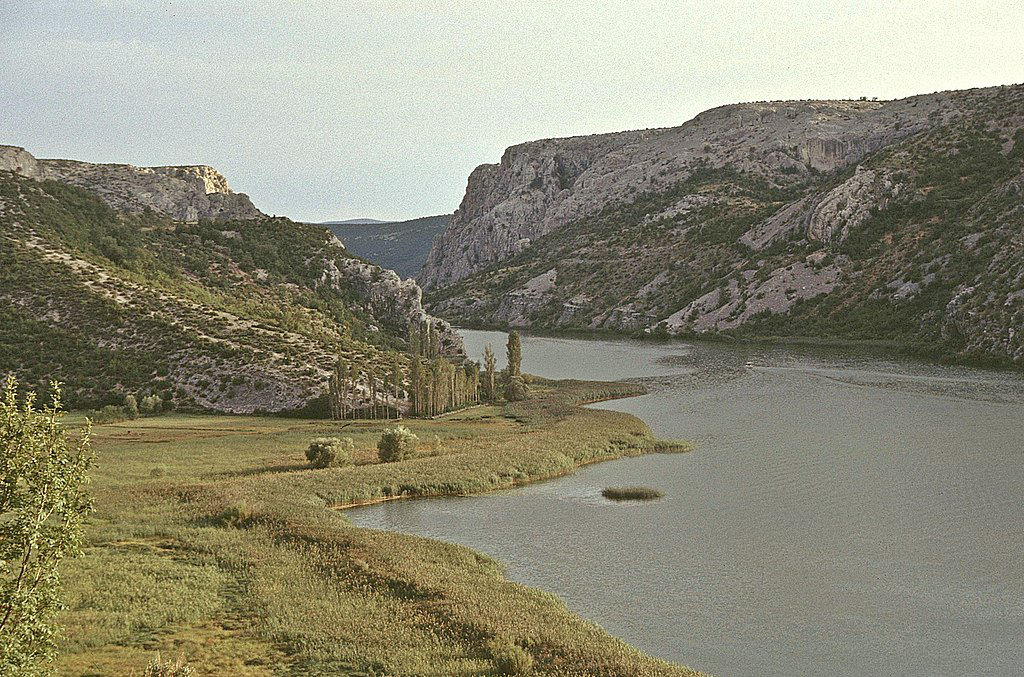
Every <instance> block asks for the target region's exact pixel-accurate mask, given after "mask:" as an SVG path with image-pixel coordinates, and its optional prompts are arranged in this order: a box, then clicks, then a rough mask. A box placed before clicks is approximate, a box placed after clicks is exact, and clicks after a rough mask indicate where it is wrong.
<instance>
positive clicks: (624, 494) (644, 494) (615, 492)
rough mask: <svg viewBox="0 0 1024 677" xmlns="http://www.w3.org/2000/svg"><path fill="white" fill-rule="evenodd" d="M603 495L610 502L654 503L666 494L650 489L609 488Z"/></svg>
mask: <svg viewBox="0 0 1024 677" xmlns="http://www.w3.org/2000/svg"><path fill="white" fill-rule="evenodd" d="M601 495H602V496H604V497H605V498H607V499H608V500H610V501H653V500H655V499H658V498H661V497H662V496H664V495H665V494H663V493H661V492H660V491H658V490H657V489H651V488H650V487H608V488H607V489H605V490H603V491H602V492H601Z"/></svg>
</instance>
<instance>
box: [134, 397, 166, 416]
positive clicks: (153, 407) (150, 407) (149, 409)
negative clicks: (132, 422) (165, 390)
mask: <svg viewBox="0 0 1024 677" xmlns="http://www.w3.org/2000/svg"><path fill="white" fill-rule="evenodd" d="M163 407H164V401H163V399H162V398H161V397H160V396H159V395H148V396H146V397H143V398H142V401H141V402H139V411H141V412H142V413H143V414H147V415H152V414H159V413H160V410H161V409H163Z"/></svg>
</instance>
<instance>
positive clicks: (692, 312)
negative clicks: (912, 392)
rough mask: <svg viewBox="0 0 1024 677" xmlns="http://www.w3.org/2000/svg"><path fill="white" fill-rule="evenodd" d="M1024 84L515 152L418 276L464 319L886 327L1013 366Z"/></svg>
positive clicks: (479, 184)
mask: <svg viewBox="0 0 1024 677" xmlns="http://www.w3.org/2000/svg"><path fill="white" fill-rule="evenodd" d="M1022 177H1024V85H1015V86H1007V87H993V88H987V89H977V90H967V91H959V92H941V93H937V94H928V95H923V96H917V97H912V98H909V99H903V100H899V101H886V102H879V101H808V102H774V103H754V104H740V105H735V106H724V107H722V108H716V109H713V110H710V111H707V112H705V113H702V114H701V115H698V116H697V117H696V118H694V119H693V120H691V121H689V122H687V123H686V124H684V125H682V126H680V127H675V128H671V129H657V130H645V131H639V132H625V133H621V134H605V135H598V136H593V137H578V138H568V139H552V140H545V141H537V142H532V143H527V144H522V145H519V146H514V147H512V148H510V149H509V150H508V151H506V153H505V155H504V156H503V157H502V159H501V162H500V163H499V164H496V165H483V166H481V167H478V168H477V169H476V170H475V171H474V172H473V174H472V175H471V176H470V179H469V185H468V187H467V190H466V195H465V197H464V199H463V201H462V205H461V206H460V208H459V210H458V211H457V212H456V213H455V214H454V216H453V217H452V221H451V223H450V224H449V227H448V228H447V229H446V230H445V231H444V232H442V233H441V234H440V235H439V236H438V237H437V238H436V239H435V241H434V245H433V248H432V250H431V252H430V256H429V258H428V261H427V265H426V267H425V268H424V270H423V273H422V275H421V280H422V282H423V284H424V285H425V287H427V288H428V294H427V301H428V307H429V309H430V310H431V311H432V312H435V313H438V314H441V315H443V316H445V317H450V318H452V319H457V320H458V321H460V322H463V323H467V324H476V325H505V326H517V327H544V328H564V327H579V328H590V329H609V330H616V331H630V332H634V331H643V332H648V333H669V334H691V333H697V334H701V333H723V332H727V333H732V334H747V335H765V334H767V335H812V336H824V337H828V336H833V337H839V338H847V339H872V340H879V339H882V340H891V341H900V342H904V343H906V344H908V345H912V346H913V347H914V349H915V350H921V351H923V352H932V353H934V354H939V355H942V356H944V357H952V356H970V357H972V358H978V359H981V360H994V361H1003V360H1007V359H1008V360H1010V361H1013V362H1019V361H1021V360H1022V359H1024V336H1022V334H1024V332H1020V331H1019V329H1018V327H1019V326H1021V323H1024V293H1018V292H1021V290H1022V289H1024V257H1021V256H1019V251H1020V247H1021V232H1022V225H1021V224H1022V220H1021V219H1022V218H1024V217H1022V214H1024V211H1022V209H1024V207H1022V204H1024V203H1022V201H1021V196H1022V195H1024V178H1022Z"/></svg>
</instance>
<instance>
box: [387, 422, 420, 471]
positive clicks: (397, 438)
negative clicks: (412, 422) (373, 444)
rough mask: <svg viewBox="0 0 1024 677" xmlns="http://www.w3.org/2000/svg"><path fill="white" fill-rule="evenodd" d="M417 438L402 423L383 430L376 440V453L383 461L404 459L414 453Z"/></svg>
mask: <svg viewBox="0 0 1024 677" xmlns="http://www.w3.org/2000/svg"><path fill="white" fill-rule="evenodd" d="M417 442H419V438H418V437H416V435H415V434H413V432H412V431H411V430H409V429H408V428H406V427H405V426H404V425H400V426H398V427H396V428H391V429H390V430H385V431H384V434H382V435H381V436H380V441H379V442H377V455H378V456H379V457H380V460H381V461H382V462H384V463H390V462H392V461H404V460H405V459H407V458H412V457H413V455H415V453H416V443H417Z"/></svg>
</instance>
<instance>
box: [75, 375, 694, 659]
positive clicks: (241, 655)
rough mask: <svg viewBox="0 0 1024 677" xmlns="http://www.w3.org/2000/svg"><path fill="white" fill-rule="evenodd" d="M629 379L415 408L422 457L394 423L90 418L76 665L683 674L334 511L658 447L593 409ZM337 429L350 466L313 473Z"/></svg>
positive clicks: (439, 553)
mask: <svg viewBox="0 0 1024 677" xmlns="http://www.w3.org/2000/svg"><path fill="white" fill-rule="evenodd" d="M632 392H635V386H629V385H622V384H603V383H589V382H579V381H566V382H557V383H556V382H538V383H536V384H535V385H534V387H533V397H532V399H531V400H529V401H527V402H522V403H517V404H513V405H508V406H505V407H493V406H485V407H479V408H473V409H469V410H466V411H463V412H459V413H456V414H453V415H450V416H448V417H445V418H443V419H438V420H429V421H426V420H407V421H405V423H406V424H407V425H409V427H410V428H412V430H413V431H414V432H415V433H416V434H417V435H418V436H419V438H420V440H421V449H420V453H421V454H422V456H420V457H418V458H415V459H412V460H408V461H402V462H399V463H389V464H378V463H377V462H376V449H375V444H376V441H377V439H378V437H379V435H380V432H381V430H382V429H383V428H385V427H386V425H387V424H386V423H385V422H364V421H361V422H348V423H340V422H330V421H316V420H296V419H281V418H255V417H249V418H246V417H215V416H184V415H179V416H167V417H158V418H150V419H143V420H138V421H132V422H127V423H121V424H114V425H105V426H99V427H97V428H96V429H95V433H96V434H95V447H96V450H97V452H98V455H99V467H98V468H97V470H96V472H95V481H94V484H93V492H94V494H95V496H96V503H97V512H96V514H95V516H94V517H93V519H92V520H91V524H90V525H89V529H88V534H87V538H88V543H87V548H86V556H85V557H84V558H82V559H80V560H78V561H75V562H73V563H71V564H70V565H69V566H68V568H67V572H66V581H67V589H68V594H67V601H68V604H69V609H68V610H67V612H65V614H64V615H63V622H64V623H65V626H66V629H67V631H66V638H65V640H64V646H63V651H62V655H61V658H60V659H59V662H58V666H57V667H58V669H59V671H60V672H61V673H63V674H69V675H70V674H74V675H88V674H94V675H107V674H117V675H123V674H130V673H131V671H132V670H134V671H135V672H136V673H140V672H141V667H142V666H144V665H145V664H146V662H147V661H148V660H149V659H150V658H151V657H152V656H153V655H154V653H155V652H156V651H158V650H159V651H161V652H162V653H163V655H164V656H165V657H166V656H173V655H177V654H178V653H183V654H184V655H185V656H186V657H187V658H188V660H189V662H190V663H191V664H192V665H193V666H194V667H196V668H197V670H198V672H199V674H211V675H212V674H237V675H269V674H302V675H318V674H320V675H329V674H330V675H334V674H343V675H344V674H350V675H371V674H372V675H484V674H500V673H499V672H498V668H497V667H496V660H495V659H496V658H499V657H500V656H502V655H506V654H507V653H508V652H509V651H516V650H515V649H512V647H521V648H522V649H524V650H525V651H526V652H528V654H529V656H530V657H531V658H532V661H533V672H532V673H531V674H547V675H623V676H625V675H678V674H691V673H690V672H689V671H688V670H686V669H684V668H681V667H678V666H673V665H669V664H668V663H665V662H662V661H659V660H655V659H652V658H650V657H647V656H644V655H643V654H641V653H640V652H638V651H637V650H635V649H633V648H632V647H630V646H628V645H627V644H625V643H623V642H621V641H619V640H617V639H615V638H613V637H611V636H610V635H608V634H607V633H605V632H604V631H603V630H601V629H600V628H599V627H597V626H596V625H594V624H592V623H589V622H586V621H584V620H582V619H580V618H578V617H577V616H575V615H574V614H572V613H571V612H569V611H568V609H566V608H565V606H564V605H563V604H562V603H561V601H559V600H558V599H557V598H555V597H554V596H552V595H549V594H546V593H543V592H540V591H537V590H532V589H530V588H527V587H525V586H522V585H519V584H516V583H513V582H510V581H508V580H506V579H505V578H504V577H503V575H502V572H501V570H500V567H499V566H498V564H497V563H495V562H494V561H492V560H490V559H489V558H487V557H484V556H482V555H480V554H478V553H475V552H473V551H472V550H470V549H468V548H464V547H461V546H456V545H450V544H445V543H440V542H437V541H432V540H429V539H424V538H418V537H414V536H406V535H402V534H394V533H387V532H378V531H372V530H368V529H360V528H356V527H354V526H352V525H351V523H350V522H349V521H348V520H347V519H346V517H345V514H344V511H340V510H335V509H332V508H335V507H337V506H342V505H347V504H352V503H358V502H365V501H374V500H382V499H391V498H398V497H407V496H429V495H439V494H463V493H473V492H481V491H489V490H492V489H496V488H501V487H508V486H513V485H516V484H519V483H524V482H529V481H534V480H538V479H541V478H546V477H553V476H557V475H559V474H564V473H566V472H570V471H571V470H573V469H574V468H576V467H579V466H580V465H583V464H586V463H591V462H595V461H600V460H605V459H611V458H618V457H621V456H626V455H636V454H643V453H648V452H651V451H656V450H661V449H678V448H679V447H678V445H675V444H670V445H660V444H659V443H658V442H657V441H656V440H655V439H654V438H653V437H652V435H651V433H650V431H649V429H648V428H647V427H646V425H645V424H644V423H643V422H641V421H640V420H638V419H636V418H635V417H632V416H629V415H627V414H622V413H618V412H611V411H598V410H591V409H584V408H581V407H580V406H578V405H579V404H580V403H584V402H589V401H595V400H600V399H604V398H608V397H614V396H623V395H626V394H630V393H632ZM324 435H339V436H348V437H352V439H353V440H354V442H355V465H354V466H351V467H347V468H329V469H320V470H311V469H307V468H306V467H305V464H304V458H303V451H304V449H305V446H306V445H307V444H308V442H309V440H310V439H311V438H313V437H320V436H324Z"/></svg>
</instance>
